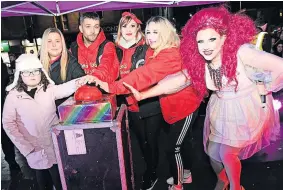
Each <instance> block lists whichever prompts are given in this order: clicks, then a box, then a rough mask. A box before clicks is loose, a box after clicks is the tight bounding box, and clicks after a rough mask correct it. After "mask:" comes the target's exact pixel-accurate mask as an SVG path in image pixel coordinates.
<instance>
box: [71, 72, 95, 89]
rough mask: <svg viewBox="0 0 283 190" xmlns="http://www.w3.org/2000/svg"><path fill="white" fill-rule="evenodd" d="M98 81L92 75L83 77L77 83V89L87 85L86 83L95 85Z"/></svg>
mask: <svg viewBox="0 0 283 190" xmlns="http://www.w3.org/2000/svg"><path fill="white" fill-rule="evenodd" d="M96 80H98V79H97V78H96V77H95V76H92V75H86V76H83V77H81V78H79V79H78V80H77V81H76V85H77V87H78V88H79V87H81V86H83V85H85V84H86V83H89V84H90V83H93V82H95V81H96Z"/></svg>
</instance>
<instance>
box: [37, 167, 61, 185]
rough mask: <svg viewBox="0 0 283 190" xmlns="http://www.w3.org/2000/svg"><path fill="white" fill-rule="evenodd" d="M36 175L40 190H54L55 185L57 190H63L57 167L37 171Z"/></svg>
mask: <svg viewBox="0 0 283 190" xmlns="http://www.w3.org/2000/svg"><path fill="white" fill-rule="evenodd" d="M35 173H36V179H37V183H38V187H39V190H53V185H54V186H55V188H56V190H62V185H61V181H60V175H59V170H58V166H57V165H53V166H52V167H51V168H49V169H44V170H35ZM50 177H51V178H50Z"/></svg>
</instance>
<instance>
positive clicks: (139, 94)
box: [123, 82, 143, 101]
mask: <svg viewBox="0 0 283 190" xmlns="http://www.w3.org/2000/svg"><path fill="white" fill-rule="evenodd" d="M123 85H125V86H126V87H127V88H128V89H129V90H130V91H131V92H132V93H133V95H134V96H135V98H136V100H137V101H141V100H143V96H142V93H140V92H139V91H137V90H136V89H135V88H134V87H132V86H131V85H129V84H127V83H125V82H123Z"/></svg>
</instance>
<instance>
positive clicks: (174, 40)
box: [145, 16, 180, 56]
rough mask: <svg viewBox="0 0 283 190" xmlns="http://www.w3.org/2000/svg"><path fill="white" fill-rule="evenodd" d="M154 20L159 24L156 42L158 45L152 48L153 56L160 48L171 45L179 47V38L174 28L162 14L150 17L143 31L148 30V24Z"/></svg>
mask: <svg viewBox="0 0 283 190" xmlns="http://www.w3.org/2000/svg"><path fill="white" fill-rule="evenodd" d="M151 22H154V23H156V24H158V26H159V37H158V42H157V43H159V46H158V47H157V48H156V49H155V50H154V54H153V56H156V55H157V54H158V53H159V52H160V51H161V50H163V49H166V48H171V47H177V48H179V47H180V38H179V35H178V34H177V31H176V28H175V27H174V26H173V25H172V23H171V22H170V21H169V20H168V19H166V18H164V17H162V16H154V17H151V18H150V19H149V20H148V21H147V22H146V28H145V31H147V30H148V25H149V24H150V23H151ZM146 43H147V44H148V40H147V39H146Z"/></svg>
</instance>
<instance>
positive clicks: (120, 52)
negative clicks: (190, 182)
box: [115, 12, 166, 189]
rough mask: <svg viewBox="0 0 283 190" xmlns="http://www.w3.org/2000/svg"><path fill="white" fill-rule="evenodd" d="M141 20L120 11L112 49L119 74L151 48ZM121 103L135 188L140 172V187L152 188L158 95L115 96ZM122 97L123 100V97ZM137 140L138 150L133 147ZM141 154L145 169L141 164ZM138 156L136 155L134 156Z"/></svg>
mask: <svg viewBox="0 0 283 190" xmlns="http://www.w3.org/2000/svg"><path fill="white" fill-rule="evenodd" d="M141 24H142V22H141V21H140V20H139V19H138V18H137V17H136V15H134V14H133V13H130V12H124V13H123V14H122V17H121V19H120V21H119V25H118V35H117V38H116V42H115V43H116V46H117V47H116V52H117V56H118V60H119V61H120V75H119V78H124V77H126V76H127V75H128V74H129V73H131V72H132V71H134V70H135V69H137V68H139V67H141V66H142V65H144V64H145V62H146V61H145V59H147V58H148V57H149V55H151V54H152V50H151V49H150V48H149V46H148V45H146V44H145V39H144V34H143V33H142V31H141ZM118 98H119V99H118V100H120V102H121V103H126V104H127V105H128V110H129V112H128V116H129V124H130V130H131V131H132V134H131V141H132V144H133V146H132V152H133V160H134V162H133V164H134V167H135V169H134V172H135V178H136V183H135V184H136V188H137V189H140V188H139V187H138V186H139V184H140V181H139V176H140V173H142V174H143V180H142V189H152V188H153V187H154V185H155V184H156V182H157V175H156V170H157V166H158V159H159V156H158V155H159V149H158V139H159V138H158V137H159V135H160V132H161V129H162V128H165V127H166V123H165V121H164V119H163V117H162V114H161V108H160V104H159V100H158V98H151V99H148V100H146V101H143V102H140V103H139V104H138V103H137V102H136V101H135V99H134V97H133V96H131V95H121V96H118ZM124 98H125V99H126V100H123V99H124ZM136 140H137V141H138V144H139V145H138V146H139V147H140V150H141V152H139V151H140V150H137V148H136V147H135V141H136ZM141 155H142V157H143V158H144V161H145V164H146V170H145V171H144V169H143V168H142V167H141V166H142V164H141V162H143V160H140V157H141ZM138 157H139V158H138Z"/></svg>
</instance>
